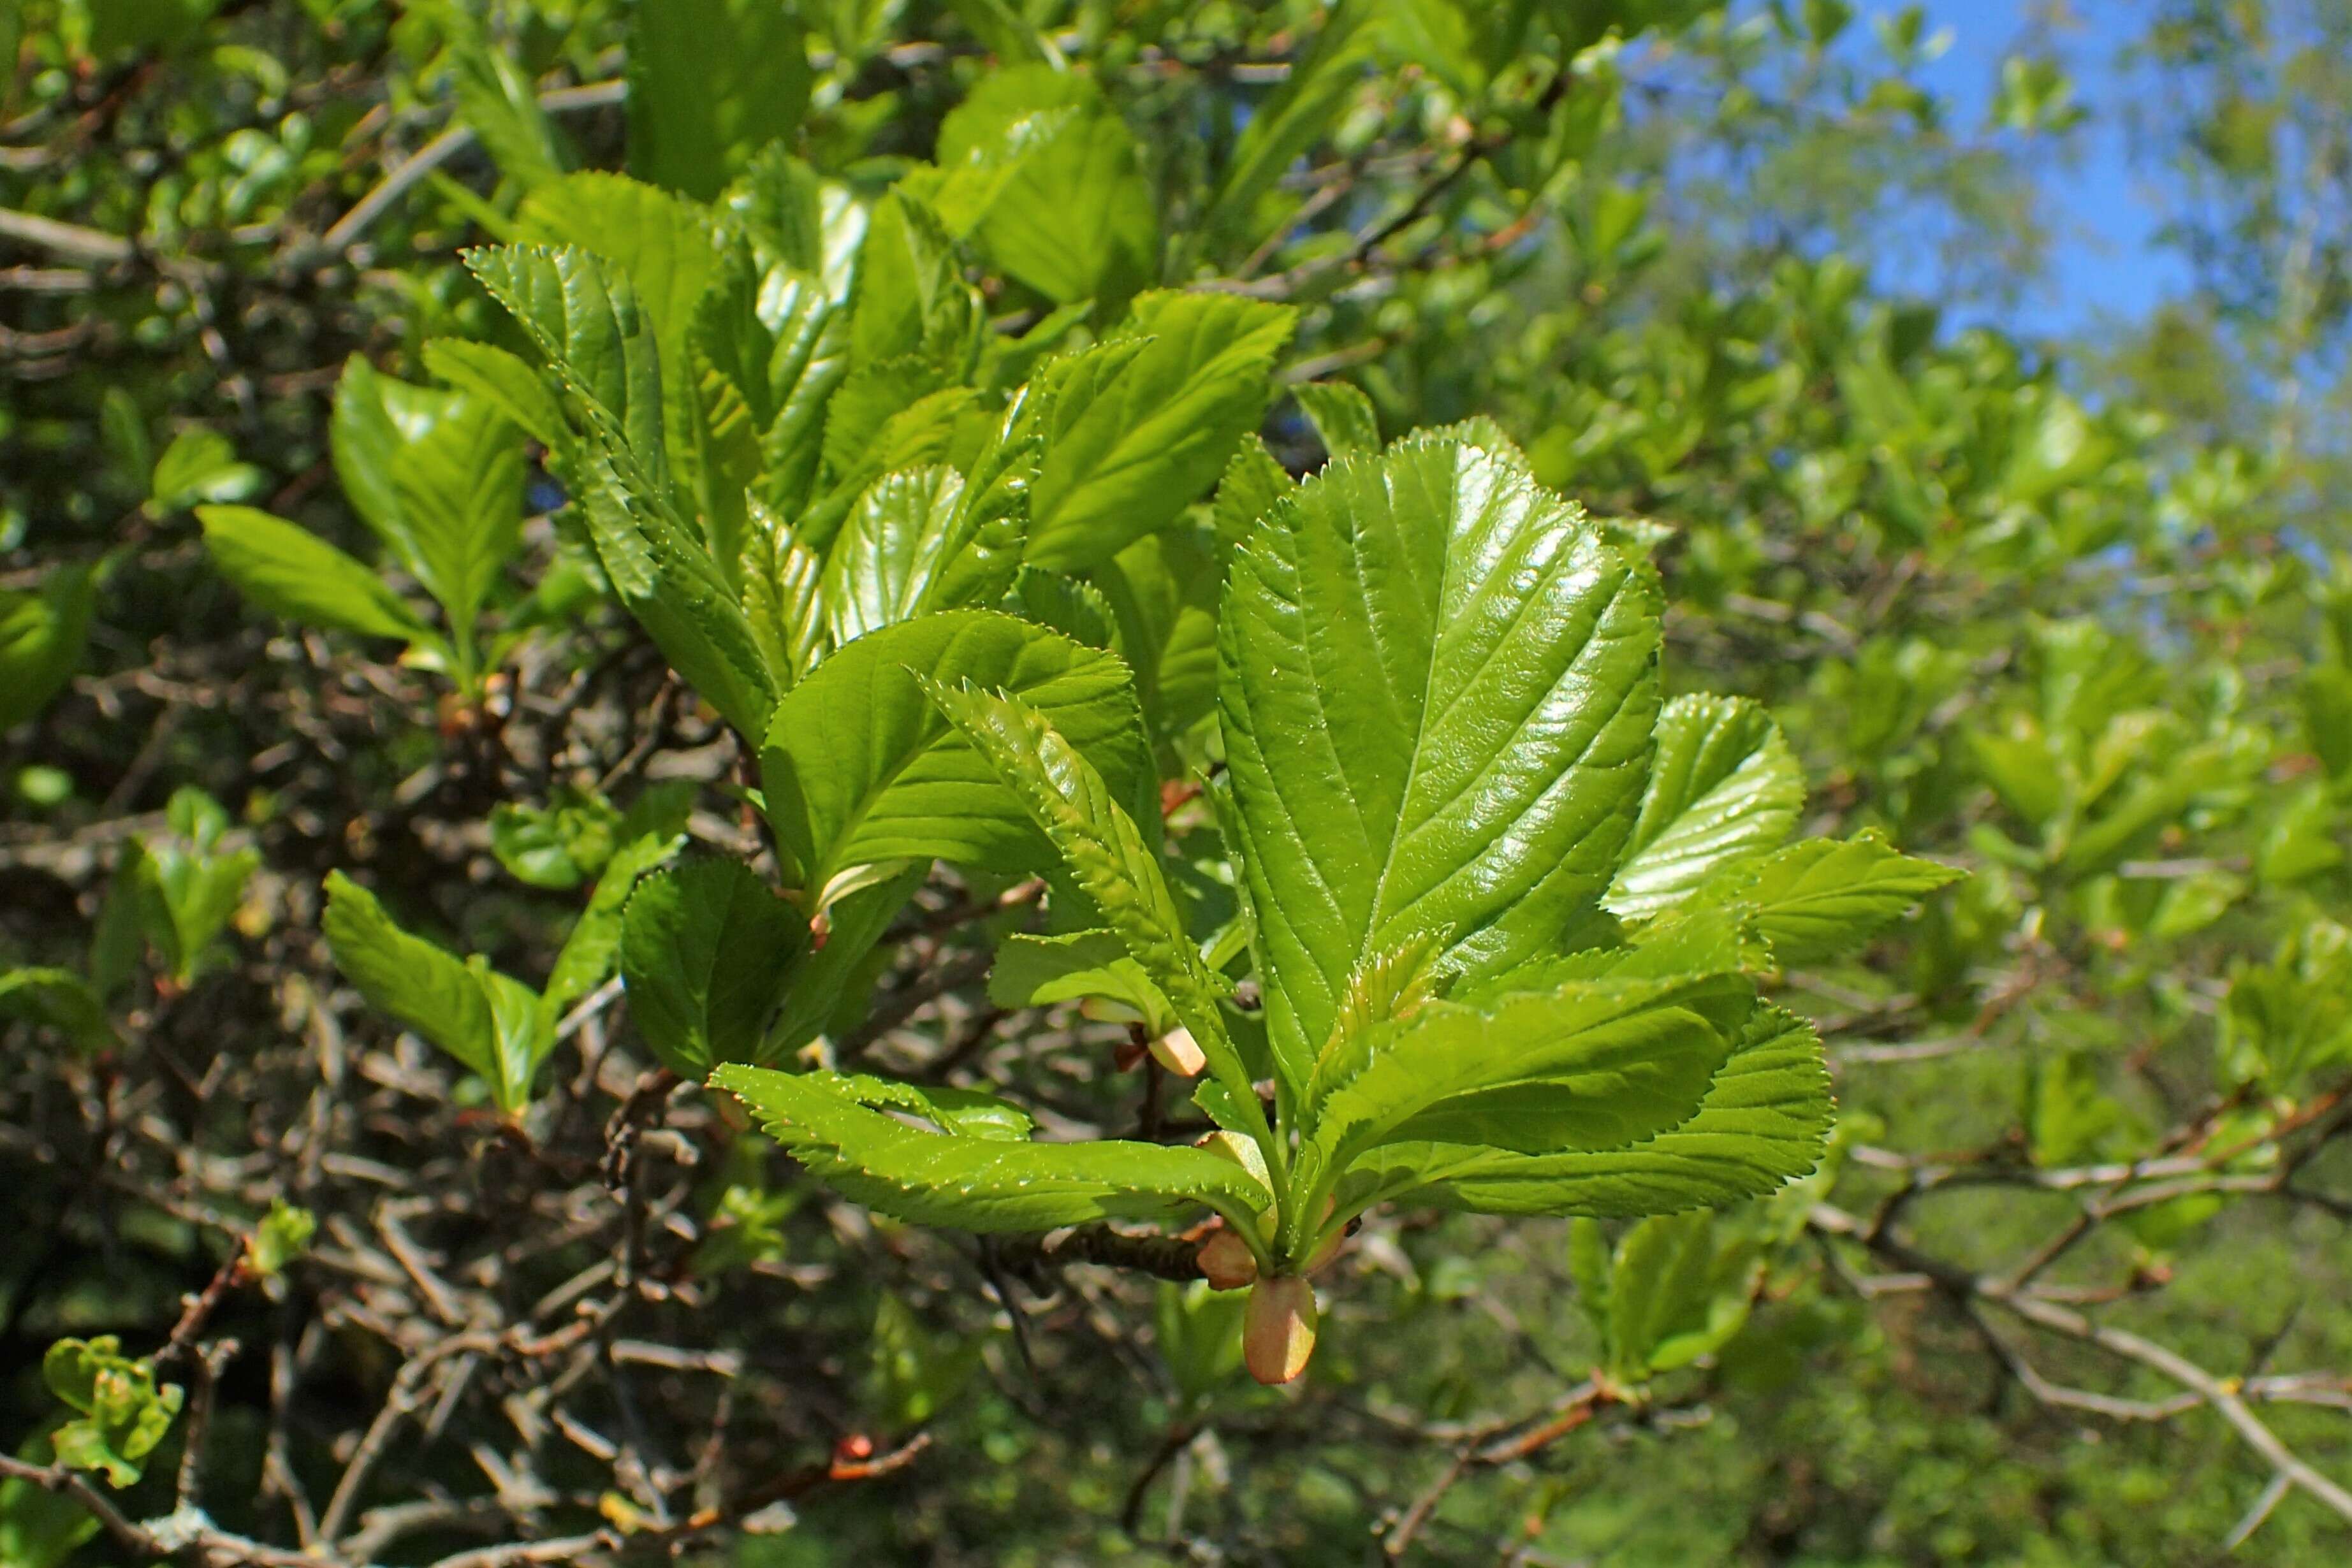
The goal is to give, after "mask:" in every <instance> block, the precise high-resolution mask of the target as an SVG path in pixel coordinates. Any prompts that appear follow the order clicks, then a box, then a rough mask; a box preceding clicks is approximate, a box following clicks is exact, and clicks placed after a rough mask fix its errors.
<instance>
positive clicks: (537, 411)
mask: <svg viewBox="0 0 2352 1568" xmlns="http://www.w3.org/2000/svg"><path fill="white" fill-rule="evenodd" d="M425 369H426V370H428V371H432V372H433V373H434V374H435V375H436V376H439V377H440V378H441V379H442V380H443V381H445V382H448V383H449V384H450V385H451V386H453V387H455V388H457V390H458V391H459V392H464V393H466V394H467V396H468V397H472V398H476V399H478V400H479V401H480V402H483V403H485V404H486V405H488V407H491V408H495V409H497V410H498V411H499V413H503V414H505V415H506V416H507V418H509V419H510V420H512V421H513V422H514V423H515V424H516V425H517V426H519V427H520V429H521V431H522V432H523V434H526V435H528V436H530V438H531V439H532V440H533V441H536V442H538V443H539V444H541V445H542V446H562V445H563V444H565V443H567V442H569V441H570V440H571V439H572V431H571V428H570V426H569V425H567V424H566V423H564V418H563V405H562V404H561V403H559V402H556V401H555V394H554V393H553V392H550V391H548V389H547V382H545V381H544V380H543V379H541V376H540V373H539V372H538V371H534V370H532V369H531V368H530V366H529V365H527V364H525V363H523V362H522V361H520V360H519V359H517V358H516V357H515V356H514V355H512V354H509V353H508V352H507V351H506V350H504V349H500V348H495V347H493V346H491V345H490V344H488V343H472V342H467V340H464V339H462V338H436V339H434V340H432V341H430V342H428V343H426V344H425Z"/></svg>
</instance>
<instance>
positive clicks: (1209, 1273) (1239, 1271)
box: [1197, 1230, 1257, 1291]
mask: <svg viewBox="0 0 2352 1568" xmlns="http://www.w3.org/2000/svg"><path fill="white" fill-rule="evenodd" d="M1197 1261H1198V1262H1199V1263H1200V1265H1201V1277H1202V1279H1204V1280H1206V1281H1209V1289H1211V1290H1213V1291H1238V1290H1240V1289H1241V1288H1242V1287H1243V1286H1244V1285H1251V1284H1255V1283H1256V1282H1257V1255H1256V1254H1255V1253H1254V1252H1252V1251H1251V1250H1250V1249H1249V1243H1248V1242H1246V1241H1244V1240H1243V1239H1241V1237H1240V1236H1238V1235H1236V1234H1235V1233H1234V1232H1233V1231H1231V1230H1220V1231H1218V1232H1217V1233H1216V1234H1215V1235H1213V1236H1212V1237H1210V1238H1209V1239H1207V1240H1206V1241H1203V1242H1202V1243H1201V1250H1200V1252H1199V1253H1198V1254H1197Z"/></svg>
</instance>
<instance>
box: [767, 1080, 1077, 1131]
mask: <svg viewBox="0 0 2352 1568" xmlns="http://www.w3.org/2000/svg"><path fill="white" fill-rule="evenodd" d="M804 1081H805V1082H816V1083H821V1084H823V1085H824V1086H825V1087H826V1088H828V1089H832V1090H835V1091H836V1092H839V1093H840V1094H842V1095H843V1096H845V1098H847V1099H851V1100H855V1101H856V1102H857V1103H859V1104H860V1105H864V1106H866V1107H867V1108H869V1109H871V1110H876V1111H904V1112H906V1113H908V1114H909V1115H912V1116H919V1117H921V1118H922V1119H923V1120H924V1121H926V1122H929V1124H931V1125H932V1126H933V1127H936V1128H937V1129H938V1130H939V1131H940V1132H942V1133H949V1134H954V1135H955V1136H957V1137H962V1138H985V1139H990V1140H992V1141H994V1142H997V1143H1008V1144H1017V1143H1024V1142H1026V1141H1027V1139H1028V1137H1029V1135H1030V1134H1032V1133H1033V1132H1034V1131H1036V1127H1037V1119H1036V1118H1035V1117H1034V1116H1032V1115H1031V1114H1029V1113H1028V1112H1026V1111H1024V1110H1023V1109H1022V1108H1021V1107H1020V1106H1018V1105H1015V1104H1014V1103H1013V1102H1011V1101H1010V1100H1000V1099H998V1098H997V1097H996V1096H995V1095H993V1094H986V1093H982V1092H980V1091H979V1090H977V1089H954V1088H950V1087H948V1086H947V1085H945V1084H929V1085H926V1084H918V1083H903V1082H899V1081H898V1080H897V1079H895V1078H877V1077H874V1076H873V1075H871V1074H870V1073H864V1072H812V1073H808V1074H806V1075H805V1076H804Z"/></svg>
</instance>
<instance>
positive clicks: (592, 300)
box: [466, 245, 667, 483]
mask: <svg viewBox="0 0 2352 1568" xmlns="http://www.w3.org/2000/svg"><path fill="white" fill-rule="evenodd" d="M466 267H467V270H468V271H470V272H472V273H473V275H474V276H475V277H477V278H478V279H480V280H481V284H482V287H484V288H486V289H488V291H489V294H490V297H491V298H494V299H496V300H497V301H498V302H499V304H500V305H502V306H504V307H505V308H506V309H507V312H508V314H509V315H511V316H512V317H513V318H514V319H515V320H516V321H517V322H518V323H519V324H520V326H521V328H522V329H523V331H524V333H525V335H527V336H528V337H529V338H530V340H531V342H532V344H533V345H534V346H535V347H537V348H538V350H539V351H540V353H541V355H542V356H543V357H544V358H545V359H546V360H547V361H548V363H549V365H550V366H551V367H552V368H553V369H554V371H555V372H556V374H557V375H558V377H560V378H561V380H562V382H563V384H564V385H565V386H566V387H568V388H569V389H570V390H571V391H572V393H573V394H574V395H575V396H577V397H579V398H582V399H583V400H585V401H586V402H590V403H593V404H594V405H595V406H596V407H598V408H601V409H603V410H604V412H605V413H606V414H607V415H608V416H609V417H610V418H611V420H612V422H613V423H614V425H615V426H616V427H617V428H618V429H619V430H620V431H621V432H622V434H623V435H624V438H625V442H626V444H627V445H628V447H629V450H630V453H631V454H632V455H634V456H635V459H636V462H637V465H638V466H639V468H641V469H642V470H643V472H644V474H645V476H646V478H647V479H648V480H649V481H651V482H654V483H664V482H666V481H667V466H666V465H665V461H664V456H663V437H662V417H663V415H662V374H663V372H662V365H661V359H660V350H659V348H658V347H657V346H656V341H655V338H656V333H655V329H654V326H653V323H652V320H651V317H650V313H649V312H648V311H647V310H646V308H644V307H643V306H642V305H641V304H640V302H639V296H638V291H637V287H636V286H635V284H634V283H633V282H631V281H630V279H629V277H628V274H627V272H626V271H625V269H623V268H622V267H619V266H618V265H617V264H614V263H612V262H608V261H606V260H604V258H603V257H602V256H600V255H598V254H596V253H594V252H592V251H590V250H588V249H587V248H585V247H583V246H562V247H561V248H555V247H551V246H535V245H504V246H493V247H489V248H486V249H480V250H469V251H467V253H466Z"/></svg>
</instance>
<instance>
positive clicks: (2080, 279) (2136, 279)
mask: <svg viewBox="0 0 2352 1568" xmlns="http://www.w3.org/2000/svg"><path fill="white" fill-rule="evenodd" d="M1901 8H1902V7H1901V6H1900V5H1891V4H1884V3H1878V0H1873V3H1872V4H1869V5H1865V6H1864V7H1863V9H1864V14H1865V16H1867V15H1868V14H1870V13H1874V12H1884V13H1892V12H1895V11H1898V10H1900V9H1901ZM2066 9H2067V10H2068V12H2069V13H2070V15H2069V17H2068V20H2067V21H2066V23H2065V24H2064V25H2063V26H2057V27H2055V28H2051V29H2045V30H2042V31H2041V32H2039V33H2036V32H2035V31H2034V29H2035V27H2036V25H2037V21H2038V19H2039V18H2040V17H2041V16H2043V15H2044V14H2045V13H2046V12H2047V10H2048V6H2047V5H2044V4H2036V3H2035V0H1927V15H1928V17H1929V26H1928V30H1929V31H1930V32H1933V31H1935V30H1937V29H1938V28H1945V27H1948V28H1949V29H1951V32H1952V35H1953V39H1952V47H1951V48H1950V49H1949V50H1948V51H1947V52H1946V53H1945V54H1944V55H1943V57H1941V58H1939V59H1937V61H1936V62H1935V63H1934V64H1933V65H1931V66H1929V67H1928V68H1927V70H1926V71H1925V73H1924V85H1926V86H1927V87H1929V88H1931V89H1935V90H1936V91H1937V92H1939V93H1942V94H1945V95H1947V96H1948V97H1949V98H1950V99H1953V101H1954V103H1955V106H1956V109H1957V111H1958V112H1957V113H1956V115H1955V117H1954V126H1955V129H1956V130H1957V129H1960V128H1963V127H1966V128H1974V127H1977V126H1980V125H1982V124H1983V122H1984V115H1985V108H1986V105H1987V104H1988V103H1989V102H1990V99H1991V97H1992V92H1993V88H1994V84H1995V82H1996V80H1997V79H1998V76H1999V72H2000V61H2001V59H2002V57H2004V56H2006V55H2008V54H2009V53H2011V51H2012V50H2014V49H2016V48H2017V47H2020V46H2021V44H2023V43H2026V42H2029V41H2032V42H2041V41H2044V40H2046V42H2047V44H2048V45H2049V46H2050V47H2053V48H2054V50H2055V52H2056V53H2057V54H2058V56H2059V57H2060V58H2061V59H2062V60H2063V61H2064V62H2065V63H2066V64H2067V66H2068V67H2069V68H2070V69H2071V70H2072V72H2073V74H2074V82H2075V96H2076V99H2077V101H2079V102H2081V103H2082V104H2084V107H2086V108H2087V109H2088V110H2090V116H2091V118H2090V120H2089V122H2088V123H2087V124H2085V125H2084V126H2083V127H2082V128H2081V129H2079V130H2078V131H2075V132H2074V152H2075V154H2076V156H2075V158H2074V160H2073V161H2072V162H2053V165H2052V167H2051V169H2050V171H2049V172H2048V174H2047V175H2046V176H2045V180H2044V188H2045V190H2046V191H2047V192H2048V193H2049V197H2050V201H2049V205H2048V212H2049V214H2050V217H2051V220H2052V221H2053V224H2054V225H2056V229H2057V244H2056V246H2055V251H2054V254H2053V267H2052V276H2051V277H2050V278H2049V279H2048V280H2047V282H2046V283H2045V284H2043V285H2042V286H2040V287H2036V288H2035V289H2034V290H2032V292H2031V293H2029V295H2028V296H2027V297H2026V298H2025V299H2024V300H2023V301H2022V302H2021V303H2022V308H2021V311H2011V312H2006V313H2005V316H2006V319H2007V320H2008V322H2009V324H2010V326H2011V328H2012V329H2017V330H2021V331H2023V332H2025V333H2028V334H2033V333H2040V332H2052V333H2060V332H2070V331H2074V330H2078V329H2083V328H2085V327H2089V326H2093V325H2095V324H2096V322H2097V321H2098V319H2100V318H2101V316H2103V315H2111V316H2122V317H2136V316H2140V315H2144V314H2145V313H2146V312H2147V310H2148V309H2149V308H2152V307H2153V306H2155V305H2157V304H2158V303H2159V302H2160V301H2161V300H2163V299H2164V298H2168V297H2169V296H2172V295H2176V294H2180V293H2184V292H2186V291H2187V289H2188V287H2189V272H2188V268H2187V267H2186V265H2185V264H2184V263H2183V262H2182V261H2181V259H2180V258H2179V256H2175V255H2173V254H2171V253H2170V252H2168V251H2167V250H2166V249H2164V248H2163V247H2162V246H2158V244H2157V243H2156V230H2157V228H2158V225H2159V224H2160V223H2161V222H2162V220H2163V215H2164V214H2163V198H2162V194H2161V192H2160V191H2159V190H2158V189H2157V188H2156V186H2155V185H2154V183H2153V182H2152V181H2151V179H2150V177H2149V172H2147V171H2146V170H2145V169H2142V168H2139V167H2137V166H2136V165H2135V163H2134V161H2133V160H2132V158H2131V156H2130V149H2129V147H2128V145H2127V136H2126V128H2125V126H2124V124H2123V120H2122V114H2121V110H2122V109H2123V108H2124V107H2125V105H2126V103H2127V102H2128V99H2127V96H2126V95H2128V94H2129V93H2130V92H2131V91H2132V90H2133V84H2132V83H2130V82H2129V81H2128V80H2127V79H2126V78H2124V77H2122V76H2121V75H2119V74H2118V72H2117V70H2116V66H2115V56H2116V52H2117V50H2118V49H2120V48H2121V47H2123V46H2124V45H2125V44H2126V43H2128V42H2129V41H2130V40H2132V39H2133V38H2134V37H2137V36H2138V35H2139V34H2140V33H2141V32H2142V31H2143V30H2144V29H2145V28H2146V26H2147V22H2148V19H2149V12H2150V7H2149V5H2147V0H2077V4H2075V5H2072V6H2069V7H2067V8H2066Z"/></svg>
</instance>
